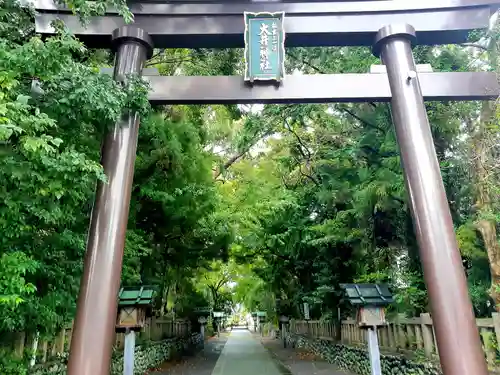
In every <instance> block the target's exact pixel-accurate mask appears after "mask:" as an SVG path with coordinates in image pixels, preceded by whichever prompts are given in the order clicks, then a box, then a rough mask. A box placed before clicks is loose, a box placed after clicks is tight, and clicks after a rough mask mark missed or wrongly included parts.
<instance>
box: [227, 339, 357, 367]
mask: <svg viewBox="0 0 500 375" xmlns="http://www.w3.org/2000/svg"><path fill="white" fill-rule="evenodd" d="M261 342H262V344H263V345H264V347H265V348H266V349H267V350H268V351H269V352H270V353H271V355H272V356H273V358H274V359H275V360H276V361H278V363H279V364H280V365H281V366H282V367H284V369H285V371H287V372H288V374H291V375H352V374H351V373H349V372H345V371H343V370H340V369H339V368H338V367H337V366H336V365H335V364H332V363H328V362H326V361H325V360H323V359H321V358H320V357H318V356H316V355H314V354H312V353H310V352H308V351H306V350H305V349H292V348H290V347H288V348H286V349H285V348H283V341H282V340H277V339H272V338H262V339H261ZM283 373H285V372H283ZM225 375H226V374H225Z"/></svg>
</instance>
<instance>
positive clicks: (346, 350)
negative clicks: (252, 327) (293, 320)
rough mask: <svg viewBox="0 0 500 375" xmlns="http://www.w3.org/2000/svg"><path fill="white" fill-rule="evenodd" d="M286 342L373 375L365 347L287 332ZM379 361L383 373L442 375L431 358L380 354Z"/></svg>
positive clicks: (362, 374) (354, 371)
mask: <svg viewBox="0 0 500 375" xmlns="http://www.w3.org/2000/svg"><path fill="white" fill-rule="evenodd" d="M287 341H288V343H289V344H290V345H292V346H294V347H297V348H306V349H308V350H310V351H312V352H313V353H314V354H316V355H319V356H320V357H322V358H323V359H325V360H327V361H328V362H330V363H335V364H336V365H337V366H339V367H340V368H341V369H343V370H347V371H351V372H353V373H355V374H358V375H370V374H371V370H370V359H369V357H368V352H367V350H365V349H364V348H360V347H352V346H346V345H342V344H336V343H334V342H332V341H324V340H317V339H308V338H306V337H304V336H300V335H295V334H287ZM380 362H381V366H382V373H383V374H384V375H441V370H440V368H439V367H438V366H437V365H435V364H433V363H429V362H428V361H426V360H424V361H423V362H419V361H416V360H409V359H408V358H406V357H404V356H397V355H386V354H381V356H380Z"/></svg>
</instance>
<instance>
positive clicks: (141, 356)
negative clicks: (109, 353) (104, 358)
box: [31, 333, 202, 375]
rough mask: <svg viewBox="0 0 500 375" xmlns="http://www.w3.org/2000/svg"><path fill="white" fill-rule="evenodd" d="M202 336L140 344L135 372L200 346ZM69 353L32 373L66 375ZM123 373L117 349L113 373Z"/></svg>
mask: <svg viewBox="0 0 500 375" xmlns="http://www.w3.org/2000/svg"><path fill="white" fill-rule="evenodd" d="M201 345H202V338H201V335H200V334H199V333H195V334H192V335H191V336H190V337H189V338H174V339H167V340H163V341H157V342H149V343H145V344H142V345H138V346H136V348H135V362H134V373H135V374H137V375H143V374H144V373H145V372H146V371H147V370H148V369H150V368H154V367H156V366H159V365H161V364H162V363H163V362H165V361H168V360H170V359H172V358H174V357H176V356H177V355H181V354H182V353H185V352H189V351H192V350H196V349H198V348H200V347H201ZM67 362H68V354H67V353H64V354H63V355H60V356H59V359H58V360H57V361H55V362H53V363H51V364H46V365H44V366H43V367H37V368H36V369H35V370H34V371H33V372H32V373H31V374H32V375H47V374H51V375H66V364H67ZM122 374H123V351H122V350H121V351H116V352H115V353H114V354H113V359H112V362H111V375H122Z"/></svg>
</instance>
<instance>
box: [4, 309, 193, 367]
mask: <svg viewBox="0 0 500 375" xmlns="http://www.w3.org/2000/svg"><path fill="white" fill-rule="evenodd" d="M190 333H191V323H190V322H189V321H184V320H175V321H174V320H165V319H161V318H150V319H148V320H147V321H146V326H145V328H144V329H143V330H142V332H140V334H139V335H138V336H139V340H151V341H160V340H163V339H165V338H169V337H186V336H188V335H189V334H190ZM71 335H72V326H68V327H66V328H64V329H62V330H61V331H60V332H59V333H58V334H57V335H55V336H53V337H48V338H45V337H40V338H38V339H37V335H36V334H26V333H24V332H20V333H16V334H13V335H12V340H7V341H10V343H9V342H8V344H10V345H8V346H9V347H10V348H11V349H12V350H13V352H14V353H15V354H16V355H17V356H19V357H21V356H23V355H25V354H26V352H29V351H31V352H33V351H34V352H35V353H36V356H33V358H35V361H32V363H31V365H34V364H43V363H47V362H50V361H51V359H52V358H55V357H57V356H58V355H60V354H62V353H65V352H67V351H68V349H69V346H70V344H71ZM124 340H125V337H124V334H123V333H117V334H116V337H115V345H116V346H117V347H118V348H122V347H123V344H124ZM3 341H4V344H5V340H3ZM30 356H32V354H31V355H30Z"/></svg>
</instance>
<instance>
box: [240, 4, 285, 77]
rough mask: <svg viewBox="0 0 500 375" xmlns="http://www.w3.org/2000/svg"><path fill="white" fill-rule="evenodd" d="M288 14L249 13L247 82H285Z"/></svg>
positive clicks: (246, 35) (246, 19) (246, 46)
mask: <svg viewBox="0 0 500 375" xmlns="http://www.w3.org/2000/svg"><path fill="white" fill-rule="evenodd" d="M284 18H285V13H283V12H278V13H249V12H245V81H249V82H253V81H277V82H279V81H281V80H282V79H283V77H284V75H285V30H284V28H283V23H284V22H283V21H284Z"/></svg>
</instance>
